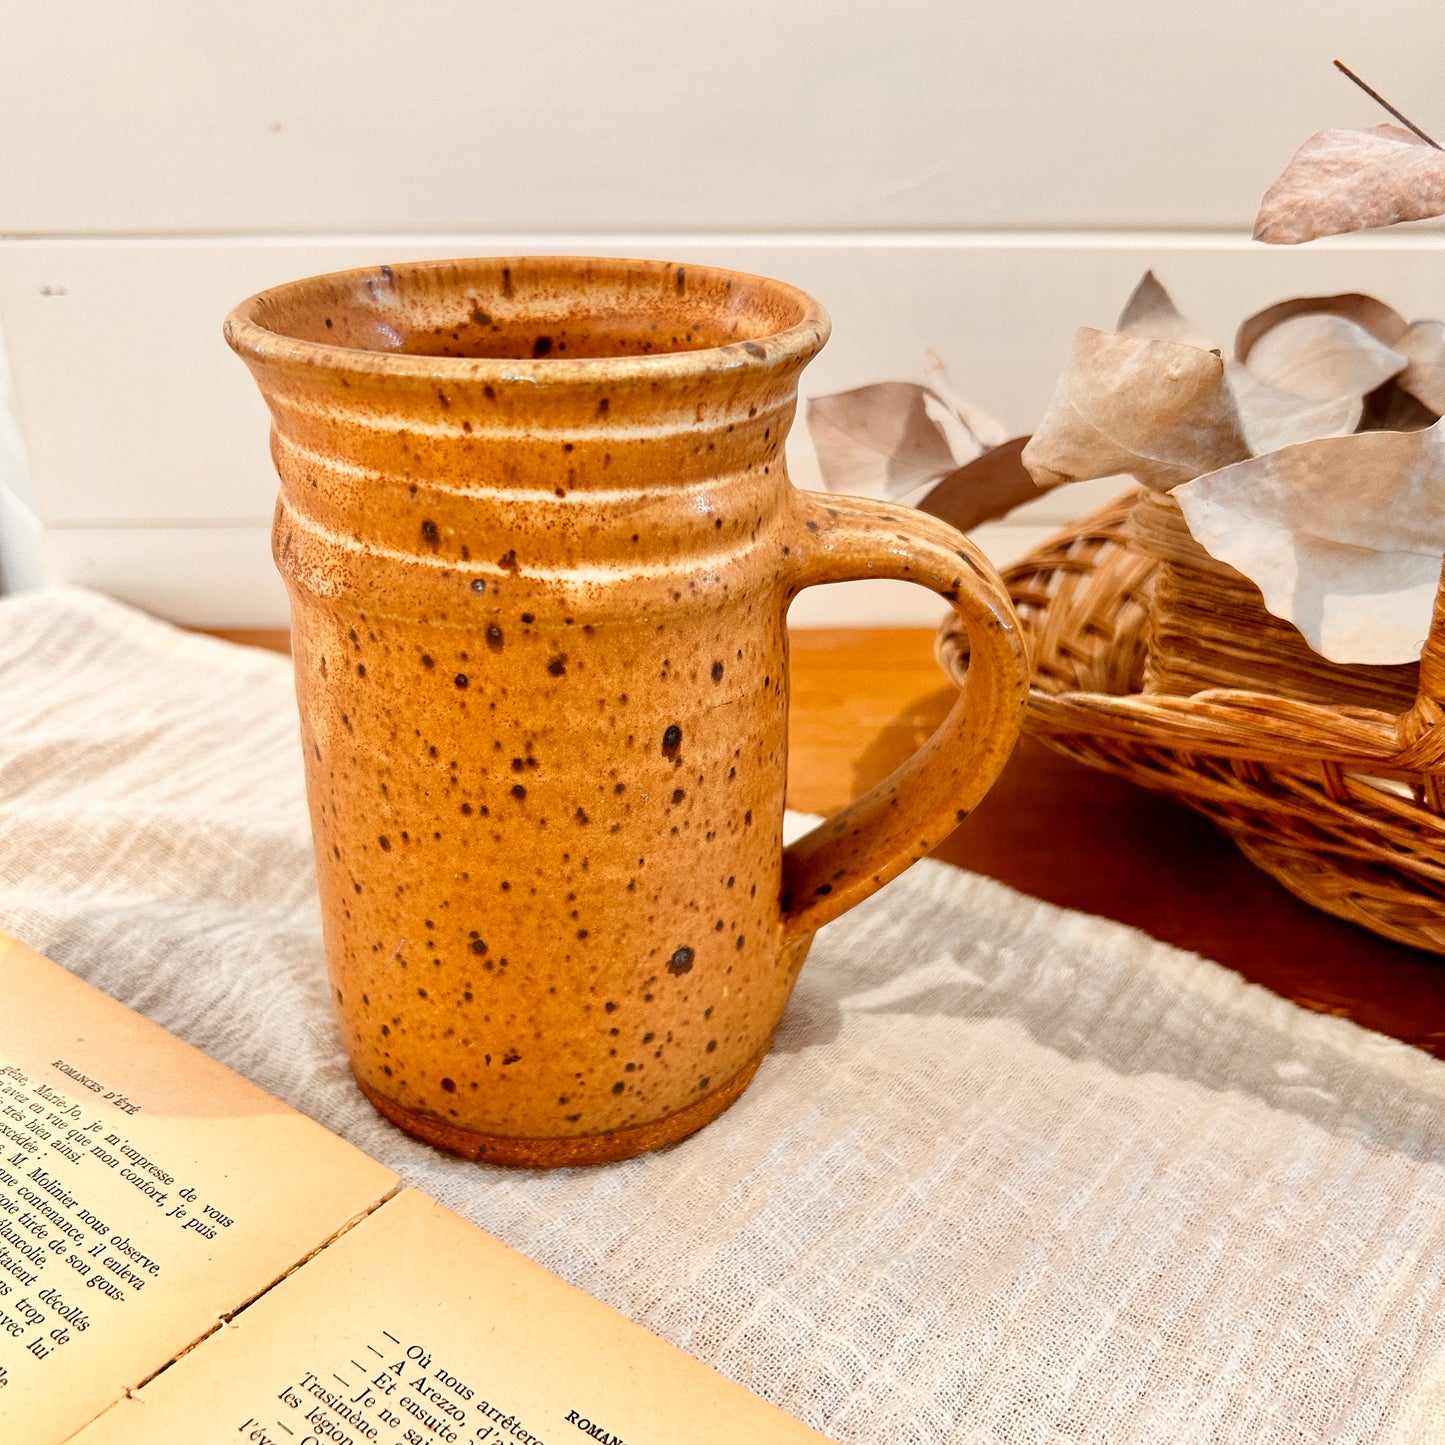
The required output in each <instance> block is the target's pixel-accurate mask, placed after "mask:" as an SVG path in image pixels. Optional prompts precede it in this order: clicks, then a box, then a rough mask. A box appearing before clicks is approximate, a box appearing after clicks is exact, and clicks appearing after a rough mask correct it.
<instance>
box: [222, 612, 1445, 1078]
mask: <svg viewBox="0 0 1445 1445" xmlns="http://www.w3.org/2000/svg"><path fill="white" fill-rule="evenodd" d="M221 635H222V636H226V637H230V638H232V639H233V640H236V641H241V642H249V643H253V644H256V645H260V646H267V647H273V648H277V649H279V650H285V648H286V637H285V634H284V633H280V632H236V631H230V632H225V633H222V634H221ZM792 656H793V678H792V688H793V691H792V712H791V723H790V728H789V737H790V759H789V791H788V802H789V804H790V805H791V806H792V807H794V808H799V809H803V810H805V811H807V812H814V813H828V812H831V811H833V810H834V809H835V808H838V807H840V806H841V805H842V804H844V803H846V802H847V801H848V800H849V799H850V798H852V797H855V796H856V795H857V794H859V793H861V792H862V791H864V789H866V788H868V787H870V786H871V785H872V784H873V783H875V782H877V781H878V779H879V778H881V777H883V776H884V775H885V774H886V773H888V772H889V771H891V770H892V769H893V768H894V767H895V766H897V764H898V763H900V762H901V761H902V760H903V759H904V758H906V757H907V756H908V754H909V753H911V752H912V751H913V749H914V748H916V747H917V746H918V745H919V743H921V742H922V741H923V740H924V739H925V738H926V737H927V736H928V735H929V733H930V732H932V731H933V729H934V728H935V727H936V726H937V724H938V723H939V722H940V721H941V720H942V718H943V715H944V714H945V713H946V712H947V710H948V707H949V704H950V701H951V699H952V696H953V689H952V686H951V685H950V684H949V683H948V682H947V681H946V680H945V678H944V677H943V675H942V674H941V673H940V672H939V670H938V667H937V665H936V664H935V662H934V661H933V634H932V632H930V631H925V630H917V629H883V628H878V629H856V630H852V629H850V630H818V631H812V630H810V631H799V632H795V633H794V634H793V652H792ZM934 856H935V857H936V858H941V859H943V860H945V861H946V862H949V863H954V864H957V865H958V866H959V867H962V868H969V869H972V870H973V871H974V872H977V873H984V874H987V875H988V876H990V877H992V878H997V879H999V880H1001V881H1002V882H1004V883H1007V884H1009V885H1010V886H1012V887H1014V888H1017V889H1019V890H1020V891H1022V892H1024V893H1030V894H1033V895H1034V896H1035V897H1037V898H1044V899H1047V900H1048V901H1050V902H1052V903H1058V904H1062V905H1063V906H1064V907H1067V908H1077V909H1081V910H1082V911H1084V912H1086V913H1097V914H1102V915H1103V916H1104V917H1106V918H1114V919H1118V920H1119V921H1121V922H1123V923H1128V924H1132V925H1133V926H1134V927H1136V928H1142V929H1143V930H1144V931H1145V932H1147V933H1151V934H1153V935H1154V936H1155V937H1156V938H1162V939H1164V940H1165V941H1167V942H1169V943H1173V944H1176V945H1178V946H1179V947H1181V948H1186V949H1190V950H1192V951H1193V952H1196V953H1200V954H1203V955H1204V956H1205V957H1206V958H1211V959H1214V960H1216V961H1217V962H1219V963H1222V964H1225V965H1226V966H1228V967H1229V968H1232V969H1236V970H1237V971H1238V972H1240V973H1242V974H1243V975H1244V976H1245V977H1246V978H1249V979H1252V980H1254V981H1255V982H1256V983H1261V984H1264V985H1265V986H1266V987H1268V988H1271V989H1273V990H1274V991H1275V992H1277V993H1280V994H1283V995H1284V996H1285V997H1286V998H1290V999H1293V1000H1294V1001H1295V1002H1296V1003H1299V1004H1302V1005H1304V1007H1306V1008H1309V1009H1315V1010H1318V1011H1320V1012H1323V1013H1331V1014H1339V1015H1343V1016H1344V1017H1347V1018H1352V1019H1354V1020H1355V1021H1356V1022H1358V1023H1361V1024H1363V1025H1364V1026H1365V1027H1367V1028H1371V1029H1377V1030H1379V1031H1380V1032H1382V1033H1387V1034H1393V1035H1394V1036H1395V1037H1396V1038H1400V1039H1404V1040H1405V1041H1406V1042H1408V1043H1411V1044H1414V1045H1416V1046H1417V1047H1419V1048H1422V1049H1426V1050H1428V1051H1429V1052H1431V1053H1434V1054H1438V1055H1441V1056H1445V957H1439V956H1437V955H1435V954H1431V953H1425V952H1423V951H1421V950H1418V949H1412V948H1406V947H1403V946H1402V945H1400V944H1396V943H1390V942H1388V941H1387V940H1385V939H1383V938H1378V937H1376V936H1375V935H1374V934H1372V933H1368V932H1366V931H1365V930H1364V929H1361V928H1358V927H1356V926H1355V925H1353V924H1349V923H1343V922H1341V921H1339V920H1337V919H1334V918H1330V917H1328V916H1327V915H1326V914H1323V913H1320V912H1318V911H1317V910H1315V909H1313V908H1310V907H1308V906H1306V905H1305V904H1303V903H1301V902H1299V901H1298V900H1297V899H1295V898H1294V897H1293V896H1292V895H1291V894H1289V893H1288V892H1286V891H1285V890H1284V889H1283V888H1281V887H1280V886H1279V884H1277V883H1275V882H1274V880H1273V879H1271V878H1269V877H1268V876H1266V875H1265V874H1264V873H1261V872H1260V871H1259V870H1258V869H1257V868H1255V867H1254V866H1253V865H1252V864H1250V863H1247V862H1246V861H1245V860H1244V858H1243V857H1242V856H1241V855H1240V854H1239V853H1238V852H1237V851H1236V850H1235V848H1234V846H1233V844H1231V843H1230V842H1229V841H1228V840H1227V839H1226V838H1225V837H1224V835H1223V834H1222V833H1220V832H1219V831H1218V830H1217V829H1216V828H1215V827H1214V825H1213V824H1212V823H1210V822H1208V821H1207V820H1206V819H1204V818H1201V817H1200V816H1198V815H1197V814H1195V813H1193V812H1191V811H1190V810H1188V809H1187V808H1184V807H1182V806H1180V805H1179V804H1176V803H1172V802H1170V801H1169V800H1167V799H1165V798H1162V797H1159V796H1158V795H1156V794H1153V793H1149V792H1146V791H1145V790H1144V789H1142V788H1137V787H1135V786H1134V785H1132V784H1130V783H1126V782H1122V781H1120V780H1118V779H1115V778H1111V777H1108V776H1106V775H1105V774H1103V773H1097V772H1094V771H1093V770H1091V769H1088V768H1085V767H1083V766H1082V765H1080V764H1078V763H1075V762H1073V761H1071V760H1069V759H1066V758H1061V757H1058V756H1056V755H1055V754H1053V753H1051V752H1049V751H1048V750H1047V749H1046V748H1044V747H1043V746H1041V745H1040V744H1039V743H1036V742H1034V741H1032V740H1031V739H1025V740H1024V741H1023V742H1022V743H1021V744H1020V746H1019V749H1018V751H1017V752H1016V753H1015V754H1014V757H1013V760H1012V761H1011V762H1010V763H1009V765H1008V767H1007V768H1006V769H1005V770H1004V773H1003V776H1002V777H1001V778H1000V779H999V781H998V783H997V784H996V785H995V786H994V789H993V791H992V792H991V793H990V794H989V796H988V797H987V798H986V799H985V800H984V802H983V804H982V806H980V807H979V808H978V809H977V810H976V811H975V812H974V814H973V816H972V817H970V818H969V819H968V821H967V822H966V823H964V824H963V826H962V827H960V828H959V829H958V831H957V832H955V833H954V834H953V835H952V836H951V837H950V838H948V839H946V840H945V841H944V842H943V843H942V844H941V845H940V846H939V847H938V848H937V849H935V850H934Z"/></svg>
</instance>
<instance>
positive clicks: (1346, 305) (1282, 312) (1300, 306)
mask: <svg viewBox="0 0 1445 1445" xmlns="http://www.w3.org/2000/svg"><path fill="white" fill-rule="evenodd" d="M1317 311H1324V312H1328V313H1329V314H1330V315H1332V316H1343V317H1344V318H1345V320H1347V321H1353V322H1355V323H1357V324H1358V325H1360V326H1363V327H1364V328H1365V330H1366V331H1368V332H1369V333H1370V335H1371V336H1374V337H1377V338H1378V339H1379V340H1381V341H1383V342H1384V343H1385V345H1386V346H1395V345H1397V344H1398V342H1399V340H1400V338H1401V337H1402V336H1403V335H1404V334H1405V332H1406V331H1407V330H1408V329H1409V328H1408V327H1407V325H1406V323H1405V318H1404V317H1403V316H1401V315H1400V313H1399V312H1398V311H1396V310H1395V308H1394V307H1393V306H1386V305H1385V303H1384V302H1383V301H1376V300H1375V298H1374V297H1373V296H1366V295H1364V294H1362V293H1361V292H1359V291H1345V292H1342V293H1341V294H1340V295H1338V296H1296V297H1294V298H1293V299H1291V300H1289V301H1278V302H1276V303H1275V304H1274V305H1273V306H1266V307H1265V308H1264V310H1263V311H1256V312H1255V313H1254V315H1253V316H1251V317H1249V318H1248V319H1247V320H1245V321H1242V322H1241V323H1240V326H1239V330H1238V331H1237V332H1235V334H1234V359H1235V360H1236V361H1248V360H1249V352H1250V348H1251V347H1252V346H1253V345H1254V343H1255V342H1256V341H1258V340H1259V338H1260V337H1261V336H1263V335H1264V333H1265V332H1266V331H1269V330H1271V329H1272V328H1273V327H1276V326H1278V325H1279V324H1280V322H1281V321H1288V320H1289V319H1290V317H1292V316H1307V315H1312V314H1313V313H1315V312H1317Z"/></svg>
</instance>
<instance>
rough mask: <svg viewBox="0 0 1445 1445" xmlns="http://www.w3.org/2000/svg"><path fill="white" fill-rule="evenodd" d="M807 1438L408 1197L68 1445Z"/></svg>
mask: <svg viewBox="0 0 1445 1445" xmlns="http://www.w3.org/2000/svg"><path fill="white" fill-rule="evenodd" d="M821 1439H822V1437H821V1436H819V1435H817V1434H815V1433H814V1432H813V1431H811V1430H809V1429H807V1428H806V1427H805V1426H803V1425H801V1424H799V1422H798V1421H796V1420H794V1419H793V1418H792V1417H791V1416H788V1415H785V1414H783V1413H782V1411H780V1410H776V1409H774V1408H773V1407H772V1406H771V1405H765V1404H764V1403H763V1402H762V1401H761V1400H759V1399H758V1398H757V1397H756V1396H755V1395H751V1394H749V1393H748V1392H747V1391H746V1390H744V1389H742V1388H741V1386H738V1385H734V1384H732V1383H731V1382H729V1381H727V1380H725V1379H723V1377H722V1376H721V1375H719V1374H716V1373H715V1372H714V1371H712V1370H710V1369H708V1368H707V1367H706V1366H705V1365H702V1364H699V1363H698V1361H696V1360H694V1359H691V1358H690V1357H689V1356H687V1355H685V1354H683V1353H682V1352H681V1351H680V1350H676V1349H674V1348H673V1347H672V1346H671V1345H667V1344H664V1343H663V1342H662V1341H661V1340H659V1339H658V1338H657V1337H656V1336H655V1335H652V1334H649V1333H648V1332H647V1331H646V1330H644V1329H642V1328H641V1326H639V1325H634V1324H631V1323H629V1322H628V1321H627V1320H625V1319H624V1318H623V1317H622V1316H621V1315H619V1314H617V1313H616V1312H615V1311H614V1310H611V1309H608V1308H607V1306H606V1305H603V1304H599V1303H598V1301H596V1300H594V1299H592V1298H590V1297H589V1296H587V1295H585V1294H583V1293H582V1292H581V1291H580V1290H576V1289H574V1288H572V1286H571V1285H568V1284H564V1283H563V1282H562V1281H561V1280H560V1279H558V1278H557V1277H556V1276H555V1275H552V1274H548V1273H547V1271H546V1270H544V1269H542V1268H541V1267H540V1266H539V1265H535V1264H533V1263H532V1262H531V1261H530V1260H527V1259H525V1258H523V1257H522V1256H521V1255H519V1254H516V1253H515V1252H514V1251H512V1250H510V1249H508V1248H507V1247H506V1246H505V1245H503V1244H500V1243H498V1242H497V1241H496V1240H495V1239H493V1238H491V1236H490V1235H487V1234H484V1233H482V1232H481V1231H480V1230H478V1229H474V1228H473V1227H472V1226H471V1225H470V1224H468V1223H466V1222H465V1221H464V1220H462V1219H459V1218H458V1217H457V1216H456V1215H454V1214H451V1213H449V1212H448V1211H447V1210H445V1209H443V1208H442V1206H441V1205H440V1204H437V1203H436V1202H435V1201H434V1200H431V1199H429V1198H427V1196H426V1195H424V1194H419V1193H417V1192H416V1191H415V1190H411V1189H408V1190H405V1191H404V1192H403V1193H401V1194H398V1195H397V1196H396V1197H395V1198H394V1199H391V1200H389V1201H388V1202H387V1203H386V1204H384V1205H382V1207H381V1208H380V1209H379V1210H377V1211H376V1213H375V1214H373V1215H371V1216H370V1217H369V1218H367V1219H366V1220H364V1221H363V1222H362V1223H361V1224H359V1225H357V1226H356V1228H355V1229H353V1230H351V1231H350V1232H349V1233H348V1234H345V1235H343V1236H342V1237H341V1238H340V1239H338V1240H337V1241H336V1242H335V1243H334V1244H332V1245H331V1246H330V1248H328V1249H327V1250H326V1251H325V1252H324V1253H323V1254H320V1255H318V1256H317V1257H316V1258H315V1259H313V1260H311V1261H310V1262H309V1263H308V1264H307V1265H306V1267H305V1268H304V1269H301V1270H298V1271H297V1272H296V1273H295V1274H293V1275H292V1276H290V1278H288V1279H286V1280H284V1281H283V1282H282V1283H281V1284H279V1285H278V1286H277V1287H276V1288H275V1289H274V1290H272V1291H271V1292H270V1293H269V1294H267V1295H266V1296H265V1297H264V1298H262V1299H259V1300H257V1301H256V1303H255V1304H253V1305H252V1306H251V1307H250V1308H249V1309H247V1310H246V1311H244V1313H242V1314H241V1315H239V1316H237V1317H236V1318H235V1319H234V1320H232V1321H231V1323H230V1324H229V1325H227V1327H226V1328H225V1329H224V1330H222V1331H220V1332H219V1333H217V1334H215V1335H212V1336H211V1338H210V1339H208V1340H207V1341H206V1342H205V1343H204V1344H203V1345H201V1346H200V1348H199V1349H197V1350H195V1351H194V1352H193V1353H191V1354H189V1355H187V1356H186V1358H185V1359H184V1360H181V1361H180V1362H179V1363H178V1364H176V1365H173V1366H172V1367H171V1368H170V1369H169V1370H167V1371H166V1372H165V1374H163V1375H160V1376H158V1377H157V1378H156V1379H154V1380H152V1381H151V1382H150V1384H148V1385H147V1386H146V1387H145V1388H144V1389H143V1390H141V1391H139V1392H138V1393H137V1394H136V1395H135V1396H133V1397H132V1398H130V1399H127V1400H123V1401H121V1402H120V1403H119V1404H117V1405H116V1406H114V1407H113V1408H112V1409H111V1410H110V1411H108V1412H107V1413H106V1414H105V1415H103V1416H102V1417H101V1418H100V1419H99V1420H97V1421H96V1422H95V1423H94V1424H93V1425H91V1426H90V1428H89V1429H87V1430H86V1431H85V1432H84V1433H83V1434H82V1435H80V1436H79V1437H78V1439H77V1442H76V1445H157V1442H159V1441H185V1442H186V1445H223V1442H224V1445H237V1442H246V1445H303V1442H307V1441H310V1442H312V1445H322V1442H325V1445H437V1442H442V1445H461V1442H464V1441H465V1442H469V1445H533V1442H546V1445H589V1442H593V1445H596V1442H601V1445H701V1442H704V1441H709V1442H722V1441H729V1442H731V1441H747V1442H749V1445H801V1442H804V1441H814V1442H816V1441H818V1440H821Z"/></svg>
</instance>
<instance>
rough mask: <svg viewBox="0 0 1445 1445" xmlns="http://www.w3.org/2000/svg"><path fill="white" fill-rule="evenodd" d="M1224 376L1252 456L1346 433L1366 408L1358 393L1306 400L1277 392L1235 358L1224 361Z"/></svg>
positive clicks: (1345, 434)
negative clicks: (1325, 399) (1323, 399)
mask: <svg viewBox="0 0 1445 1445" xmlns="http://www.w3.org/2000/svg"><path fill="white" fill-rule="evenodd" d="M1225 375H1226V376H1227V378H1228V380H1229V389H1230V392H1231V393H1232V394H1233V396H1234V404H1235V407H1236V408H1237V409H1238V411H1239V423H1240V426H1241V427H1242V428H1243V429H1244V439H1245V441H1246V442H1247V443H1248V444H1249V449H1250V451H1251V452H1253V453H1254V455H1255V456H1261V455H1263V454H1264V453H1265V452H1272V451H1277V450H1278V449H1279V448H1280V447H1287V446H1293V445H1294V444H1295V443H1296V442H1304V441H1313V440H1315V439H1316V438H1318V437H1338V436H1347V435H1349V433H1350V432H1352V431H1354V429H1355V428H1356V427H1357V426H1358V425H1359V424H1360V417H1361V415H1362V414H1363V413H1364V410H1365V403H1364V400H1363V399H1362V398H1361V397H1358V396H1338V397H1333V398H1331V399H1330V400H1328V401H1308V400H1306V399H1305V398H1304V397H1302V396H1295V395H1294V394H1293V393H1292V392H1288V391H1279V390H1277V389H1276V388H1275V387H1272V386H1270V385H1268V384H1267V383H1266V382H1263V381H1261V380H1260V379H1259V378H1258V377H1257V376H1255V375H1254V374H1253V373H1252V372H1251V371H1250V369H1249V368H1248V367H1247V366H1241V365H1240V364H1239V363H1238V362H1237V361H1230V362H1226V363H1225Z"/></svg>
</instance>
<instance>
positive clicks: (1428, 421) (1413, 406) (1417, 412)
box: [1355, 372, 1440, 431]
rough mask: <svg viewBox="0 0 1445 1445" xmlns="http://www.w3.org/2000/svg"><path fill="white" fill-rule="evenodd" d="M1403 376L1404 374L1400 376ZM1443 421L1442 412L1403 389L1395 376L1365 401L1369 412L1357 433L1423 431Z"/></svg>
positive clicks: (1361, 420) (1366, 410) (1365, 413)
mask: <svg viewBox="0 0 1445 1445" xmlns="http://www.w3.org/2000/svg"><path fill="white" fill-rule="evenodd" d="M1400 375H1401V376H1403V375H1404V372H1401V373H1400ZM1439 420H1440V413H1439V412H1438V411H1431V410H1430V408H1429V407H1428V406H1426V405H1425V403H1424V402H1422V401H1416V399H1415V398H1414V397H1413V396H1411V395H1410V393H1409V392H1408V391H1405V390H1403V389H1402V388H1401V386H1400V377H1399V376H1397V377H1394V378H1392V379H1391V380H1390V381H1387V382H1386V383H1385V384H1384V386H1381V387H1377V388H1376V389H1375V390H1374V391H1372V392H1371V393H1370V394H1369V395H1368V396H1367V397H1366V398H1365V411H1364V415H1363V416H1361V418H1360V422H1359V425H1358V426H1356V428H1355V430H1356V431H1422V430H1423V429H1424V428H1425V427H1427V426H1434V425H1435V423H1436V422H1437V421H1439Z"/></svg>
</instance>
